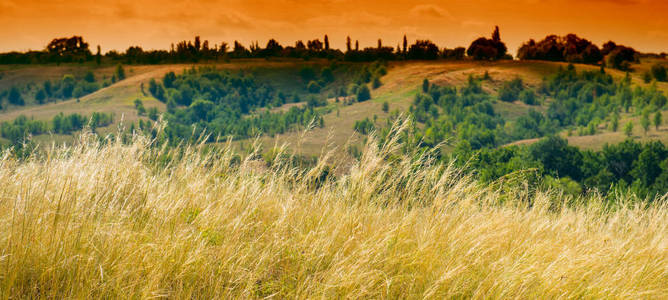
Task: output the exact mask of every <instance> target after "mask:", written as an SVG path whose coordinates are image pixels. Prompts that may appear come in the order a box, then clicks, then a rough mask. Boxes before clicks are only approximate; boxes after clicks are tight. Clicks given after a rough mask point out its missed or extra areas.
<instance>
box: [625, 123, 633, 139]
mask: <svg viewBox="0 0 668 300" xmlns="http://www.w3.org/2000/svg"><path fill="white" fill-rule="evenodd" d="M624 134H626V136H628V137H631V135H632V134H633V121H629V122H628V123H626V125H624Z"/></svg>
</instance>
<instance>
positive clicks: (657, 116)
mask: <svg viewBox="0 0 668 300" xmlns="http://www.w3.org/2000/svg"><path fill="white" fill-rule="evenodd" d="M661 123H663V115H662V114H661V111H657V112H656V114H654V127H656V130H659V126H661Z"/></svg>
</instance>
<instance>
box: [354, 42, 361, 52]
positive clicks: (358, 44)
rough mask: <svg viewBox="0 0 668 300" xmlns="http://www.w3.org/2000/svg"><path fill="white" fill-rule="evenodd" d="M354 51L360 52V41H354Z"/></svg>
mask: <svg viewBox="0 0 668 300" xmlns="http://www.w3.org/2000/svg"><path fill="white" fill-rule="evenodd" d="M355 51H360V41H358V40H355Z"/></svg>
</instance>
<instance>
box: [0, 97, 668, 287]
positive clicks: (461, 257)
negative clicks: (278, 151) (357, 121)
mask: <svg viewBox="0 0 668 300" xmlns="http://www.w3.org/2000/svg"><path fill="white" fill-rule="evenodd" d="M369 103H373V102H369ZM78 141H79V142H78V143H76V144H75V145H74V146H71V147H65V148H54V149H51V150H50V151H48V152H47V153H46V154H45V155H43V156H39V157H37V156H33V157H31V158H28V159H26V160H23V161H17V160H14V159H12V158H10V157H8V156H4V157H2V158H0V199H1V200H0V231H1V232H3V233H4V234H2V235H0V294H1V296H2V297H3V298H59V299H62V298H198V299H201V298H206V299H211V298H266V297H270V298H431V299H443V298H478V299H489V298H493V299H494V298H617V299H637V298H643V299H665V298H666V297H668V286H667V285H666V282H668V235H667V234H666V232H668V209H667V207H665V203H666V202H665V201H664V202H663V203H664V205H659V204H657V203H659V202H655V204H653V205H649V206H646V207H644V206H639V205H634V204H633V199H626V198H625V196H624V195H619V196H618V197H619V199H618V200H619V201H620V204H619V205H616V206H606V205H603V202H602V200H601V199H599V198H598V197H597V196H595V195H594V196H588V197H587V199H572V198H569V197H566V196H562V195H559V194H555V193H549V192H548V193H537V194H532V193H527V192H526V191H524V190H522V189H519V190H507V189H497V188H495V186H498V185H496V184H492V185H487V186H482V185H480V184H478V183H476V182H474V181H472V180H471V179H469V178H467V177H463V176H462V175H461V174H460V173H459V172H458V171H457V170H455V169H452V168H451V167H448V166H444V165H439V164H435V163H433V162H431V161H430V160H429V159H427V158H426V157H422V158H421V159H417V160H416V159H411V158H408V157H406V156H402V154H401V152H400V151H398V148H399V146H400V145H397V144H396V143H395V142H388V144H385V145H383V147H381V148H380V149H378V148H376V147H368V148H366V150H365V151H364V155H363V157H362V159H361V161H359V162H356V163H354V164H353V165H350V166H347V168H349V170H348V171H347V175H345V176H340V177H337V178H329V179H325V180H322V178H323V177H322V176H321V174H323V173H322V171H323V170H324V168H325V166H333V167H334V168H335V169H336V168H337V166H340V165H339V164H337V163H336V161H333V160H332V159H331V157H330V156H328V155H323V156H322V157H321V160H320V163H319V164H318V165H317V166H315V167H313V168H312V169H309V170H307V171H306V172H298V171H297V170H296V169H294V168H291V167H289V166H288V165H282V164H280V161H276V162H274V164H273V166H269V167H267V166H266V164H265V162H264V161H255V160H254V159H253V156H249V157H248V158H246V159H242V160H241V162H240V163H238V162H235V159H234V155H233V152H231V150H230V149H229V148H227V149H218V150H215V149H214V151H213V152H211V151H208V152H206V153H207V154H201V153H202V152H200V151H199V150H198V147H191V148H188V149H173V150H170V151H169V153H167V152H165V151H167V150H160V149H155V148H149V147H148V146H147V143H148V142H149V141H147V140H145V139H143V138H141V137H136V138H135V141H134V142H133V143H131V144H129V145H127V144H122V143H120V142H113V141H112V142H110V143H108V144H106V145H100V144H99V142H98V140H97V139H94V138H90V137H86V136H83V137H82V138H81V139H79V140H78ZM181 150H183V151H181ZM179 153H180V154H179ZM165 154H169V155H182V156H178V157H179V159H176V160H174V161H171V162H169V163H166V161H164V160H160V159H157V158H160V157H165ZM288 154H289V153H288ZM388 157H393V159H391V160H388V159H387V158H388ZM318 178H320V179H318ZM529 204H531V205H529Z"/></svg>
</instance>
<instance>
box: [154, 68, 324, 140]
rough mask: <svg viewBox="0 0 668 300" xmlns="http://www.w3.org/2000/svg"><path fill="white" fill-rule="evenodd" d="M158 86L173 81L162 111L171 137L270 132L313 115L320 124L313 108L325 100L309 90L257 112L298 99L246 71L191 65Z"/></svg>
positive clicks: (302, 123)
mask: <svg viewBox="0 0 668 300" xmlns="http://www.w3.org/2000/svg"><path fill="white" fill-rule="evenodd" d="M302 70H304V69H302ZM165 79H166V81H165ZM156 85H158V84H157V83H156ZM162 86H165V87H167V86H172V87H171V88H168V89H167V91H166V98H167V112H166V114H165V115H164V118H165V119H166V120H167V127H166V128H165V132H164V134H165V138H166V139H167V140H170V141H179V140H184V141H186V142H191V141H195V140H196V139H197V138H198V137H199V136H200V135H201V134H207V135H209V137H210V140H213V139H215V138H216V137H218V136H233V137H234V138H247V137H253V136H256V135H258V134H266V135H274V134H278V133H284V132H286V131H288V130H290V129H292V128H295V127H296V126H306V125H308V124H309V123H311V121H313V120H315V121H316V122H317V123H316V124H317V125H321V123H322V122H321V120H320V119H321V116H320V113H319V112H318V110H317V109H316V108H317V107H319V106H322V105H326V101H324V100H323V99H322V98H320V97H315V96H311V97H309V98H307V100H308V101H307V105H305V106H303V107H291V108H290V109H289V110H287V111H281V112H270V111H269V110H264V112H262V113H258V112H256V110H257V109H258V108H264V107H269V106H272V107H279V106H282V105H283V104H285V103H287V102H301V101H302V100H301V99H300V97H298V95H296V94H292V95H290V94H285V93H282V92H279V91H277V90H276V89H275V88H274V87H272V86H270V85H269V84H267V83H264V82H262V81H260V80H258V79H256V78H255V77H254V76H253V75H251V74H249V73H248V72H239V73H238V74H232V73H230V72H229V71H226V70H218V69H216V68H214V67H200V68H197V69H195V68H193V69H190V70H187V71H185V72H184V73H183V74H181V75H174V77H172V76H171V75H169V76H166V77H165V78H163V82H162ZM149 88H150V87H149ZM322 125H324V124H322Z"/></svg>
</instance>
